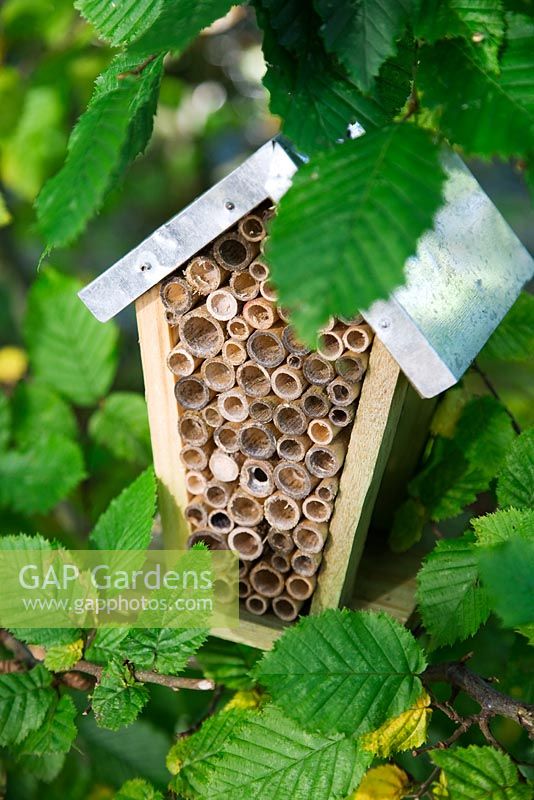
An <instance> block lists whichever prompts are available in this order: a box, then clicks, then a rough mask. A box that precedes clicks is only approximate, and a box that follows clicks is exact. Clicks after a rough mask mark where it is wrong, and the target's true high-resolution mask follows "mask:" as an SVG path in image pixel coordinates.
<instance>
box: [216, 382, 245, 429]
mask: <svg viewBox="0 0 534 800" xmlns="http://www.w3.org/2000/svg"><path fill="white" fill-rule="evenodd" d="M217 407H218V409H219V411H220V413H221V415H222V416H223V417H224V419H227V420H228V421H229V422H243V421H244V420H245V419H246V418H247V417H248V399H247V397H246V395H245V393H244V391H243V390H242V389H229V390H228V391H227V392H223V393H222V394H220V395H219V396H218V398H217Z"/></svg>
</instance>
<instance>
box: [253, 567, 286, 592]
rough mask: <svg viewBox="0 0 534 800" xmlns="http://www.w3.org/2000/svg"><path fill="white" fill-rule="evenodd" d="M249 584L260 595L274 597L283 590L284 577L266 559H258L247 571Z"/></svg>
mask: <svg viewBox="0 0 534 800" xmlns="http://www.w3.org/2000/svg"><path fill="white" fill-rule="evenodd" d="M248 577H249V580H250V585H251V586H252V588H253V590H254V591H255V592H257V593H258V594H261V595H262V597H276V596H277V595H279V594H282V592H283V591H284V579H283V578H282V576H281V575H280V573H279V572H277V571H276V570H275V569H273V567H272V566H271V565H270V564H269V562H268V561H260V562H259V564H256V566H254V567H252V569H251V570H250V572H249V575H248Z"/></svg>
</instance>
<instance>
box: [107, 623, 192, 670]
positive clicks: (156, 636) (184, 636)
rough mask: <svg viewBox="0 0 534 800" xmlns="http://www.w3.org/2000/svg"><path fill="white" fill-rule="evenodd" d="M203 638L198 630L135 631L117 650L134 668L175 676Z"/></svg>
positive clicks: (159, 629)
mask: <svg viewBox="0 0 534 800" xmlns="http://www.w3.org/2000/svg"><path fill="white" fill-rule="evenodd" d="M206 635H207V632H206V631H205V630H203V629H201V628H154V629H152V628H136V629H134V630H131V631H130V632H129V634H128V636H127V638H126V639H125V640H124V641H123V642H121V645H120V647H121V652H122V653H123V654H124V657H125V658H127V659H128V661H131V662H132V663H133V664H135V666H136V667H141V668H144V669H155V670H156V671H157V672H162V673H163V674H165V675H178V673H179V672H182V670H183V669H184V668H185V666H186V664H187V661H188V659H189V658H191V656H193V655H194V654H195V653H196V652H197V650H198V648H199V647H200V646H201V645H202V643H203V642H204V640H205V639H206Z"/></svg>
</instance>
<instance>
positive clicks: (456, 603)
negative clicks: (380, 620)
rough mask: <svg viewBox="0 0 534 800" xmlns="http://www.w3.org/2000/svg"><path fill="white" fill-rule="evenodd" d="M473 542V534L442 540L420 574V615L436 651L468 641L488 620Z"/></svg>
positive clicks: (486, 599) (485, 599)
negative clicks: (460, 641)
mask: <svg viewBox="0 0 534 800" xmlns="http://www.w3.org/2000/svg"><path fill="white" fill-rule="evenodd" d="M474 541H475V540H474V536H473V534H471V533H467V534H464V536H462V537H461V538H459V539H442V540H441V541H439V542H438V543H437V544H436V546H435V548H434V549H433V550H432V552H431V553H430V554H429V555H428V556H427V558H426V559H425V561H424V563H423V566H422V567H421V569H420V570H419V574H418V576H417V584H418V589H417V599H418V603H419V611H420V613H421V617H422V619H423V623H424V626H425V628H426V629H427V631H428V632H429V633H430V635H431V636H432V644H433V646H434V647H441V646H442V645H445V644H452V643H453V642H455V641H457V640H458V639H460V640H463V639H467V637H468V636H472V635H473V634H474V633H476V631H477V630H478V629H479V627H480V626H481V625H482V624H483V623H484V622H485V621H486V620H487V618H488V616H489V612H490V605H489V600H488V596H487V593H486V591H485V589H484V588H483V587H482V586H481V585H480V579H479V574H478V554H477V548H476V546H475V543H474Z"/></svg>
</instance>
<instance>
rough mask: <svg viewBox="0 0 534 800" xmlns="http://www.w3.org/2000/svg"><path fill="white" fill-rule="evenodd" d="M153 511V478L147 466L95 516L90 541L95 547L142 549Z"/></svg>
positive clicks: (147, 537) (152, 471) (147, 540)
mask: <svg viewBox="0 0 534 800" xmlns="http://www.w3.org/2000/svg"><path fill="white" fill-rule="evenodd" d="M155 513H156V478H155V475H154V470H153V469H152V468H151V467H150V468H149V469H146V470H145V471H144V472H142V473H141V475H139V477H138V478H136V479H135V481H134V482H133V483H131V484H130V485H129V486H127V487H126V489H124V490H123V491H122V492H121V493H120V495H119V496H118V497H116V498H115V499H114V500H112V501H111V503H110V504H109V506H108V508H107V509H106V511H104V513H103V514H102V516H101V517H100V518H99V519H98V522H97V523H96V525H95V527H94V530H93V532H92V533H91V536H90V537H89V542H90V544H91V545H92V546H93V547H95V548H97V549H98V550H144V549H145V548H146V547H148V545H149V543H150V534H151V531H152V523H153V520H154V514H155Z"/></svg>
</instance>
